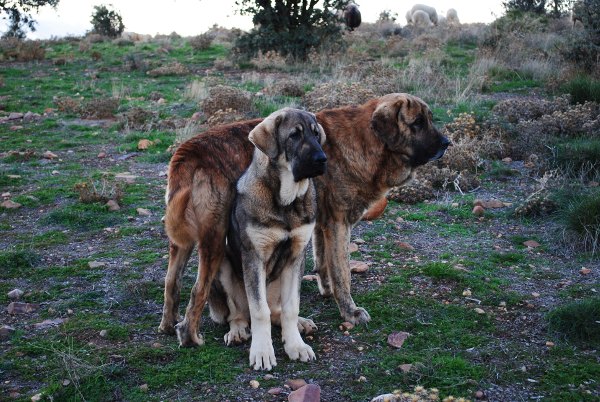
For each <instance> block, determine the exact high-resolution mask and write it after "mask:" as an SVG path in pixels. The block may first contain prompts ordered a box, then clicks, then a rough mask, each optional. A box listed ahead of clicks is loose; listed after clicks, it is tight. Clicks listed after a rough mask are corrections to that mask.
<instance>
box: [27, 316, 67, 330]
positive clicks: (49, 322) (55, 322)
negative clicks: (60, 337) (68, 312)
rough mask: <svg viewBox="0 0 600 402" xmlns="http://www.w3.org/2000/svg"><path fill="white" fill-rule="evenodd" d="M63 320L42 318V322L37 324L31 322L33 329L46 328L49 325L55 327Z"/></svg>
mask: <svg viewBox="0 0 600 402" xmlns="http://www.w3.org/2000/svg"><path fill="white" fill-rule="evenodd" d="M63 322H65V320H64V319H62V318H55V319H53V320H44V321H42V322H38V323H37V324H33V327H34V328H35V329H47V328H51V327H56V326H58V325H60V324H62V323H63Z"/></svg>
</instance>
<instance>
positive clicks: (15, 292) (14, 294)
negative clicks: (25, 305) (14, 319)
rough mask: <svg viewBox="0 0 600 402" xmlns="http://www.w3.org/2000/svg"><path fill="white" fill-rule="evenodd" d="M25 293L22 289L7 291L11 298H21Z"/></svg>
mask: <svg viewBox="0 0 600 402" xmlns="http://www.w3.org/2000/svg"><path fill="white" fill-rule="evenodd" d="M24 293H25V292H23V291H22V290H21V289H13V290H11V291H10V292H8V293H7V296H8V298H9V299H11V300H19V299H20V298H21V296H23V294H24Z"/></svg>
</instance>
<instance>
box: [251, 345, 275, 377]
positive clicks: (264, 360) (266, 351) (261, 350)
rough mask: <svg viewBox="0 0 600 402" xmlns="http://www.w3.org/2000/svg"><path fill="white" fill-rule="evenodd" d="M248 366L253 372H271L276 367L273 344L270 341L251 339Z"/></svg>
mask: <svg viewBox="0 0 600 402" xmlns="http://www.w3.org/2000/svg"><path fill="white" fill-rule="evenodd" d="M250 365H251V366H252V368H254V370H271V369H272V368H273V367H275V366H277V361H276V360H275V350H273V344H272V343H271V340H270V339H269V340H268V341H264V340H263V341H261V340H258V341H257V340H256V339H254V338H253V339H252V345H251V346H250Z"/></svg>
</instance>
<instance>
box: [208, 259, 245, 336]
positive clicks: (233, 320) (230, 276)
mask: <svg viewBox="0 0 600 402" xmlns="http://www.w3.org/2000/svg"><path fill="white" fill-rule="evenodd" d="M215 282H218V283H219V284H220V285H221V287H222V291H223V295H224V296H225V297H224V300H222V302H224V303H225V306H224V307H225V308H226V309H227V315H226V316H225V320H226V321H227V322H228V323H229V332H227V333H226V334H225V336H224V337H223V340H224V341H225V344H226V345H231V344H236V343H242V342H244V341H247V340H248V339H249V338H250V310H249V309H248V298H247V297H246V289H245V287H244V282H243V280H241V279H240V278H238V277H237V276H236V275H235V274H234V272H233V269H232V267H231V263H230V261H229V259H228V258H227V257H225V259H224V260H223V263H222V264H221V268H220V270H219V276H218V278H216V279H215ZM211 298H212V294H211V296H209V306H210V308H211V317H212V311H213V307H212V304H211V302H210V299H211Z"/></svg>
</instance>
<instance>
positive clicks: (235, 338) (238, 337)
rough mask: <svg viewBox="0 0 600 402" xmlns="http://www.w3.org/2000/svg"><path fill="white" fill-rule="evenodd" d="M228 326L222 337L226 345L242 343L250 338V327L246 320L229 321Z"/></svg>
mask: <svg viewBox="0 0 600 402" xmlns="http://www.w3.org/2000/svg"><path fill="white" fill-rule="evenodd" d="M229 328H230V329H229V332H228V333H226V334H225V336H224V337H223V339H224V340H225V344H226V345H227V346H229V345H231V344H238V343H242V342H244V341H247V340H248V339H250V328H249V327H248V323H247V322H246V321H231V322H230V323H229Z"/></svg>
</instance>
